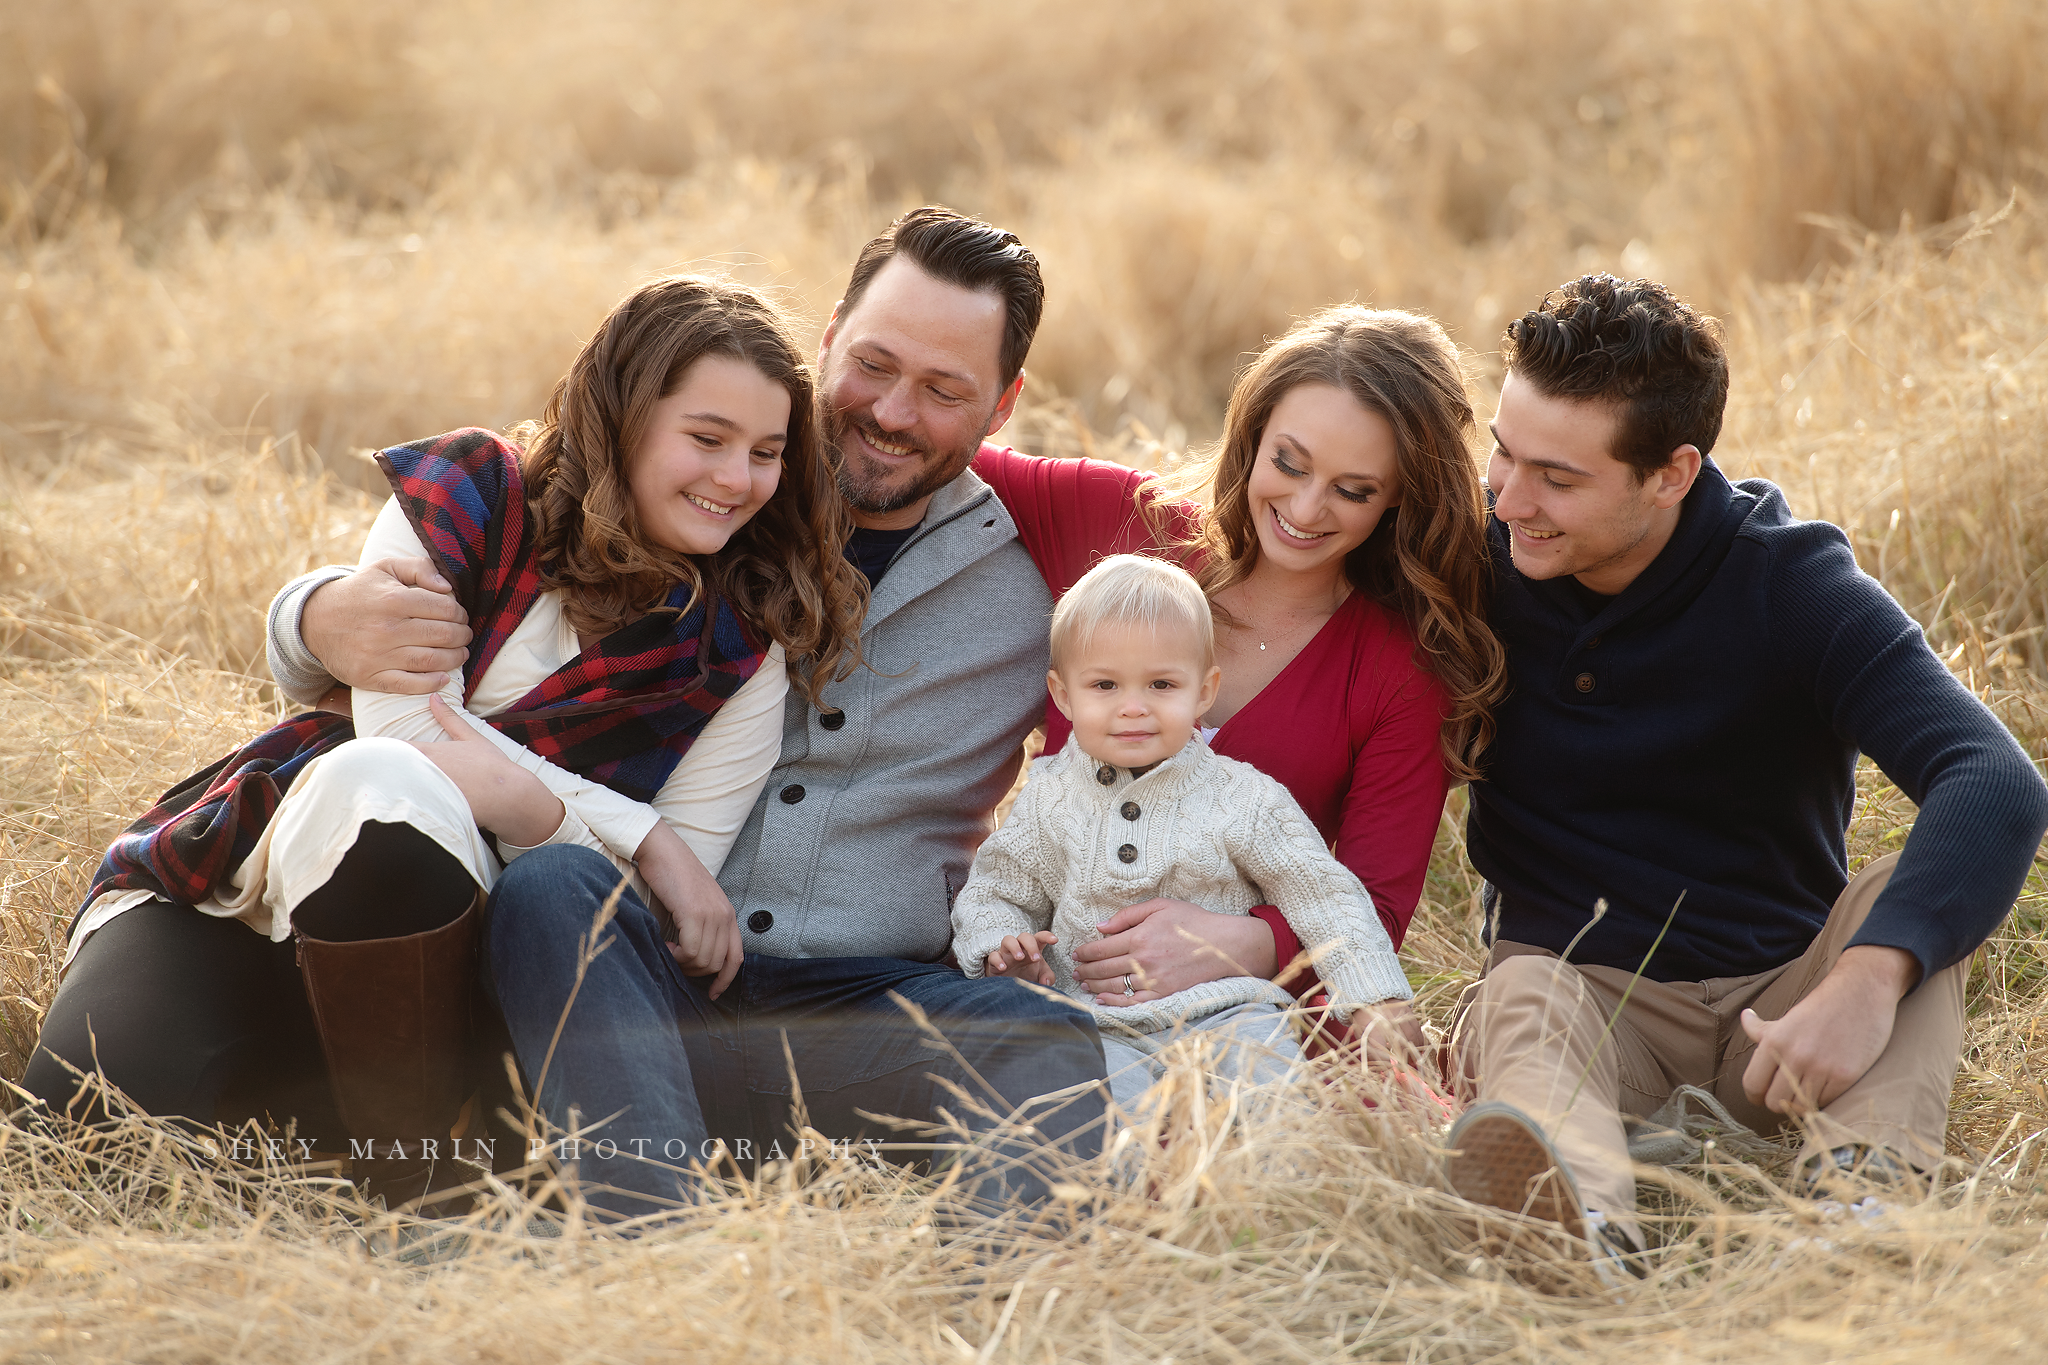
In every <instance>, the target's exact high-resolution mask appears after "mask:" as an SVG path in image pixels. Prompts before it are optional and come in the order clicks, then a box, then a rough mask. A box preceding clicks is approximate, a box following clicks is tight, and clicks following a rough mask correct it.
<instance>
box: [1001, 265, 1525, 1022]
mask: <svg viewBox="0 0 2048 1365" xmlns="http://www.w3.org/2000/svg"><path fill="white" fill-rule="evenodd" d="M1473 430H1474V421H1473V415H1472V405H1471V402H1470V400H1469V399H1468V398H1467V396H1466V392H1465V381H1464V375H1463V371H1462V367H1461V366H1460V363H1459V359H1458V353H1457V349H1456V347H1455V346H1454V345H1453V344H1452V343H1451V340H1450V338H1449V337H1448V336H1446V335H1445V333H1444V331H1443V328H1442V327H1441V326H1439V325H1438V324H1437V323H1436V322H1435V321H1434V320H1433V319H1431V318H1428V317H1425V316H1422V315H1420V314H1416V313H1406V312H1396V311H1386V310H1374V309H1367V308H1362V307H1356V306H1346V307H1338V308H1330V309H1326V310H1324V311H1323V312H1320V313H1317V314H1316V315H1314V316H1313V317H1310V318H1308V319H1306V320H1304V321H1303V322H1301V323H1300V324H1299V325H1297V326H1296V327H1294V328H1293V329H1292V330H1291V331H1289V332H1288V333H1287V334H1286V335H1285V336H1283V337H1281V338H1280V339H1278V340H1277V341H1274V342H1273V343H1272V344H1271V345H1269V346H1268V347H1267V348H1266V349H1265V350H1264V351H1263V352H1261V353H1260V355H1259V356H1258V357H1257V358H1256V359H1254V360H1253V361H1252V362H1251V364H1250V365H1249V366H1247V367H1246V368H1245V370H1244V371H1243V372H1242V373H1241V374H1240V375H1239V377H1238V380H1237V383H1236V386H1235V387H1234V388H1233V390H1232V392H1231V397H1230V406H1229V409H1228V412H1227V414H1226V416H1225V419H1224V433H1223V438H1222V440H1221V441H1220V442H1219V443H1218V444H1217V446H1216V448H1215V450H1214V451H1213V452H1212V453H1211V454H1210V455H1209V456H1208V458H1206V459H1205V460H1202V461H1200V462H1198V463H1197V464H1195V465H1193V466H1191V467H1189V468H1188V469H1185V470H1183V471H1181V472H1179V473H1178V474H1177V475H1176V476H1174V477H1173V478H1171V479H1169V480H1155V479H1152V478H1151V477H1150V476H1147V475H1142V474H1138V473H1135V472H1133V471H1130V470H1126V469H1123V468H1121V467H1118V466H1114V465H1109V464H1106V463H1103V462H1099V461H1084V460H1044V459H1035V458H1033V457H1029V456H1024V455H1019V454H1017V453H1016V452H1014V451H1002V450H996V449H994V448H990V447H985V448H984V449H983V451H982V454H981V456H980V458H979V459H978V460H977V461H976V463H975V471H976V472H977V473H978V474H980V475H981V476H982V477H983V478H985V479H987V480H988V481H989V482H990V483H992V484H993V485H994V486H995V488H996V491H997V492H998V493H999V494H1001V496H1002V497H1003V500H1004V503H1005V505H1006V506H1008V507H1009V509H1010V511H1011V514H1012V516H1013V517H1014V518H1015V519H1016V520H1017V522H1018V524H1019V528H1020V533H1021V536H1022V538H1023V540H1024V542H1025V544H1026V546H1027V547H1028V548H1030V549H1031V551H1032V554H1033V557H1034V558H1035V559H1036V561H1037V563H1038V565H1039V567H1040V569H1041V571H1042V572H1044V573H1045V575H1046V579H1047V582H1048V584H1049V585H1050V586H1051V587H1052V589H1053V592H1054V594H1055V595H1056V596H1057V595H1058V594H1059V593H1060V592H1061V591H1062V590H1063V589H1064V588H1066V587H1067V586H1069V585H1071V584H1072V583H1073V582H1074V581H1075V580H1076V579H1077V578H1078V577H1079V576H1080V574H1081V573H1082V572H1084V571H1085V570H1086V569H1087V567H1088V566H1089V564H1091V563H1092V562H1094V560H1095V559H1097V558H1099V557H1100V556H1101V555H1103V554H1107V553H1118V552H1124V551H1130V550H1141V551H1151V552H1154V553H1165V554H1171V555H1173V556H1175V557H1177V558H1180V559H1182V561H1183V562H1185V563H1186V564H1187V565H1188V567H1189V568H1190V569H1191V570H1192V571H1193V572H1194V573H1195V576H1196V578H1197V579H1198V580H1199V581H1200V582H1201V584H1202V586H1203V589H1204V590H1205V591H1206V592H1207V594H1208V596H1209V600H1210V603H1211V606H1212V609H1213V610H1214V612H1215V616H1216V622H1217V626H1218V630H1217V640H1216V644H1217V655H1218V663H1220V664H1221V665H1222V669H1223V684H1222V690H1221V692H1220V693H1219V695H1218V698H1217V701H1216V704H1215V706H1214V708H1213V709H1212V710H1211V711H1210V712H1209V714H1208V715H1207V717H1205V718H1204V721H1203V726H1204V730H1203V733H1204V735H1205V737H1206V738H1207V739H1208V741H1209V743H1210V745H1211V746H1212V747H1213V748H1214V749H1216V751H1217V752H1219V753H1222V754H1225V755H1227V756H1229V757H1233V758H1238V759H1242V760H1244V761H1245V762H1248V763H1250V764H1252V765H1253V766H1254V767H1257V768H1259V769H1260V770H1262V771H1263V772H1265V773H1266V774H1267V775H1269V776H1271V777H1274V778H1276V779H1278V780H1279V781H1280V782H1281V783H1282V785H1284V786H1286V787H1287V788H1288V790H1289V791H1290V792H1291V793H1292V794H1293V796H1294V797H1295V799H1296V800H1297V801H1298V802H1299V803H1300V804H1301V806H1302V808H1303V810H1304V811H1305V812H1306V813H1307V814H1308V816H1309V818H1310V819H1311V820H1312V821H1314V823H1315V825H1316V828H1317V829H1318V831H1319V832H1320V833H1321V834H1322V836H1323V837H1324V839H1325V840H1327V841H1328V842H1329V843H1330V844H1331V845H1332V847H1333V848H1334V850H1335V852H1336V854H1337V856H1338V858H1339V859H1340V860H1341V861H1342V862H1344V864H1345V865H1346V866H1348V867H1349V868H1351V870H1352V871H1353V872H1355V873H1357V874H1358V877H1359V879H1360V880H1361V881H1362V882H1364V883H1365V886H1366V888H1367V890H1369V891H1370V892H1371V893H1372V898H1373V903H1374V906H1375V908H1376V909H1377V910H1378V912H1379V914H1380V918H1381V920H1382V921H1383V922H1384V923H1385V925H1386V928H1387V932H1388V934H1389V935H1390V936H1391V937H1392V939H1393V941H1394V944H1395V946H1397V947H1398V946H1399V945H1400V943H1401V940H1402V936H1403V935H1404V934H1405V933H1406V931H1407V927H1408V921H1409V919H1410V918H1411V917H1412V916H1413V914H1414V912H1415V906H1416V903H1417V901H1418V900H1419V899H1420V896H1421V891H1422V882H1423V875H1424V873H1425V871H1426V869H1427V866H1428V862H1429V851H1430V846H1431V843H1432V841H1433V839H1434V837H1435V834H1436V829H1437V823H1438V820H1439V818H1440V816H1441V814H1442V811H1443V801H1444V796H1445V794H1446V792H1447V791H1448V788H1449V784H1450V782H1451V781H1452V780H1453V779H1457V780H1470V779H1472V778H1475V777H1477V776H1478V775H1479V765H1480V761H1481V758H1482V756H1483V754H1484V753H1485V750H1486V748H1487V746H1488V744H1489V743H1490V742H1491V740H1492V734H1493V719H1492V707H1493V705H1494V704H1495V703H1496V702H1497V701H1498V700H1499V699H1500V697H1501V695H1502V692H1503V689H1504V686H1505V681H1504V680H1505V673H1504V665H1503V659H1502V653H1501V647H1500V643H1499V642H1498V641H1497V640H1496V639H1495V638H1494V636H1493V632H1492V631H1491V629H1490V628H1489V627H1488V626H1487V623H1486V615H1485V610H1486V602H1487V594H1488V590H1489V582H1490V580H1489V577H1488V574H1489V570H1488V560H1487V554H1486V539H1485V527H1486V521H1485V517H1486V512H1485V501H1484V496H1483V494H1482V492H1481V488H1480V481H1479V471H1478V466H1477V463H1476V462H1475V460H1474V459H1473V456H1472V452H1471V448H1470V445H1469V444H1468V442H1469V439H1470V437H1471V436H1472V433H1473ZM1190 497H1191V498H1192V501H1188V500H1186V499H1188V498H1190ZM1065 738H1066V725H1065V722H1064V719H1063V718H1062V717H1060V716H1059V714H1058V712H1057V711H1056V710H1051V709H1048V712H1047V735H1046V747H1047V751H1048V752H1051V751H1053V750H1055V749H1057V748H1058V746H1059V745H1060V744H1062V743H1063V742H1064V740H1065ZM1298 948H1299V945H1298V944H1297V943H1296V942H1295V941H1294V937H1293V935H1292V933H1291V932H1289V931H1288V930H1287V927H1286V922H1285V921H1284V920H1283V919H1281V917H1280V916H1279V915H1278V914H1277V913H1276V912H1269V911H1264V910H1255V911H1254V912H1253V917H1252V918H1250V919H1247V918H1245V917H1242V916H1232V915H1225V914H1215V913H1211V912H1209V911H1207V910H1205V909H1203V908H1201V907H1197V906H1192V905H1187V904H1183V903H1181V902H1176V901H1171V900H1155V901H1148V902H1146V903H1144V904H1142V905H1137V906H1132V907H1130V908H1128V909H1126V910H1124V911H1123V912H1122V913H1120V914H1118V915H1116V916H1114V917H1113V918H1112V919H1110V920H1109V921H1108V922H1107V923H1105V924H1104V926H1103V928H1102V937H1101V938H1100V939H1099V940H1097V941H1096V942H1093V943H1088V944H1082V945H1077V946H1076V947H1075V948H1074V956H1075V959H1076V970H1077V975H1078V976H1079V977H1080V979H1081V981H1082V983H1083V984H1084V985H1090V986H1093V987H1094V988H1095V989H1096V990H1097V992H1098V994H1097V997H1096V998H1097V1001H1098V1002H1099V1003H1101V1004H1104V1005H1115V1004H1120V1003H1140V1002H1144V1001H1148V1000H1152V999H1157V998H1158V997H1160V996H1162V995H1167V994H1170V993H1172V992H1174V991H1178V990H1183V989H1185V988H1186V987H1187V986H1189V985H1192V984H1194V983H1196V982H1199V981H1206V980H1213V979H1216V978H1218V977H1222V976H1231V975H1238V974H1242V973H1247V972H1249V973H1252V974H1255V975H1269V976H1270V975H1272V974H1274V973H1275V972H1277V971H1279V970H1280V969H1282V968H1285V967H1286V966H1287V965H1288V964H1289V963H1290V962H1292V961H1293V960H1294V958H1295V955H1296V953H1297V951H1298ZM1302 980H1303V981H1304V982H1306V980H1307V978H1306V977H1304V978H1302Z"/></svg>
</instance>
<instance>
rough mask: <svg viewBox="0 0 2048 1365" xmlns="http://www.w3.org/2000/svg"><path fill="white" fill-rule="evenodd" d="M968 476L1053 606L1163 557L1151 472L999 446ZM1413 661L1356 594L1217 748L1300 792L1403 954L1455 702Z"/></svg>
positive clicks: (1050, 735) (1050, 729) (1280, 927)
mask: <svg viewBox="0 0 2048 1365" xmlns="http://www.w3.org/2000/svg"><path fill="white" fill-rule="evenodd" d="M974 472H975V473H976V474H978V475H980V476H981V477H982V478H983V479H985V480H986V481H987V482H988V483H989V484H990V485H991V486H992V487H993V488H994V489H995V491H996V496H997V497H999V498H1001V499H1002V500H1003V505H1004V506H1005V507H1007V508H1008V509H1009V512H1010V516H1011V519H1012V520H1014V521H1015V522H1016V523H1017V535H1018V539H1020V540H1021V541H1022V542H1023V544H1024V548H1025V549H1027V550H1029V551H1030V552H1031V558H1032V559H1033V560H1034V561H1035V562H1036V563H1037V565H1038V568H1039V572H1040V573H1042V574H1044V575H1045V582H1046V586H1047V587H1048V588H1050V589H1051V590H1052V595H1053V600H1054V601H1058V600H1059V598H1060V596H1061V595H1062V594H1063V593H1065V592H1066V590H1067V589H1068V588H1071V587H1072V586H1073V585H1074V583H1075V582H1076V581H1077V580H1078V579H1079V578H1080V577H1081V575H1082V574H1084V573H1086V572H1087V571H1088V569H1089V567H1090V566H1092V565H1093V564H1095V563H1096V562H1097V561H1099V560H1100V559H1102V558H1103V557H1104V556H1106V555H1112V554H1125V553H1132V552H1139V553H1143V552H1148V551H1149V552H1160V551H1164V550H1166V549H1167V548H1168V547H1167V546H1165V545H1163V544H1162V543H1161V541H1160V539H1159V538H1158V537H1156V536H1155V535H1154V534H1153V533H1152V531H1151V529H1150V527H1149V526H1148V524H1147V523H1146V521H1145V519H1144V518H1142V517H1141V516H1139V515H1138V514H1137V512H1136V507H1137V501H1138V498H1139V497H1140V496H1142V494H1141V491H1140V490H1141V488H1142V486H1143V485H1144V484H1145V483H1146V482H1147V481H1148V480H1149V479H1150V478H1151V476H1150V475H1149V474H1143V473H1140V472H1138V471H1137V470H1132V469H1126V468H1124V467H1123V466H1122V465H1116V464H1110V463H1108V462H1106V461H1102V460H1058V459H1046V458H1042V457H1039V456H1033V455H1023V454H1019V453H1018V452H1017V451H1014V450H1010V449H1007V448H1003V447H998V446H993V445H984V446H982V448H981V452H980V454H979V455H977V456H976V458H975V461H974ZM1196 515H1197V509H1194V508H1192V507H1190V506H1180V507H1175V508H1173V509H1172V510H1171V518H1172V523H1173V526H1174V527H1176V528H1178V529H1181V530H1186V529H1189V528H1191V527H1192V525H1193V518H1194V517H1195V516H1196ZM1415 653H1416V650H1415V637H1414V635H1413V633H1412V632H1410V630H1409V629H1408V625H1407V623H1406V622H1405V621H1403V620H1402V619H1401V618H1400V617H1399V616H1397V615H1395V614H1394V613H1392V612H1390V611H1388V610H1387V609H1386V608H1385V607H1382V606H1381V605H1379V604H1378V603H1377V602H1374V601H1371V600H1369V599H1368V598H1367V597H1366V596H1365V594H1364V593H1358V592H1354V593H1352V594H1351V596H1350V597H1349V598H1347V599H1346V600H1345V602H1344V605H1343V606H1341V607H1339V608H1338V609H1337V612H1336V614H1335V615H1333V616H1332V617H1331V618H1330V619H1329V620H1328V621H1326V622H1325V623H1324V624H1323V628H1322V629H1321V630H1320V631H1318V632H1317V633H1316V635H1315V638H1314V639H1312V640H1310V641H1309V643H1308V644H1307V645H1306V646H1304V647H1303V649H1302V651H1301V653H1299V654H1298V655H1296V656H1295V657H1294V659H1293V660H1292V661H1291V662H1290V663H1289V664H1288V665H1287V667H1286V668H1284V669H1282V670H1281V672H1280V676H1278V677H1277V678H1275V679H1273V681H1272V682H1270V683H1268V684H1267V685H1266V687H1265V689H1264V690H1263V691H1261V692H1260V693H1259V694H1258V695H1257V696H1256V697H1253V698H1252V699H1251V700H1250V701H1249V702H1246V703H1245V704H1244V706H1243V707H1242V708H1240V709H1239V710H1238V712H1237V714H1236V715H1234V716H1232V717H1231V718H1230V721H1229V723H1228V724H1226V725H1224V727H1223V728H1222V729H1221V730H1219V731H1218V732H1217V733H1216V737H1215V739H1213V740H1212V741H1210V747H1212V748H1214V749H1215V750H1216V752H1217V753H1219V754H1223V755H1225V756H1226V757H1229V758H1235V759H1240V760H1242V761H1243V762H1246V763H1249V764H1251V765H1252V766H1253V767H1255V768H1257V769H1258V770H1259V771H1260V772H1263V773H1265V774H1266V775H1267V776H1268V777H1271V778H1274V779H1275V780H1277V781H1278V782H1279V783H1280V784H1281V785H1282V786H1284V787H1286V788H1287V790H1288V791H1289V792H1291V793H1292V794H1293V796H1294V799H1295V800H1296V801H1298V802H1300V803H1301V808H1302V810H1303V811H1305V812H1306V813H1307V814H1308V817H1309V819H1310V820H1312V821H1314V822H1315V826H1316V828H1317V830H1319V831H1321V833H1322V836H1323V838H1324V839H1326V840H1328V841H1329V843H1330V845H1331V847H1332V849H1333V850H1334V851H1335V852H1336V855H1337V859H1338V861H1340V862H1342V863H1343V864H1344V865H1345V866H1346V867H1348V868H1350V869H1351V870H1352V871H1353V872H1354V873H1356V874H1357V875H1358V879H1359V880H1360V881H1362V882H1364V883H1365V887H1366V890H1368V891H1370V892H1371V893H1372V903H1373V906H1374V908H1376V909H1377V910H1378V911H1379V913H1380V919H1381V920H1382V921H1383V922H1384V923H1385V924H1386V926H1387V936H1388V937H1389V938H1391V939H1393V941H1394V946H1395V947H1396V948H1399V947H1400V946H1401V939H1402V937H1403V936H1404V935H1405V934H1406V933H1407V931H1408V921H1409V920H1410V919H1412V918H1414V915H1415V904H1416V902H1417V901H1418V900H1420V899H1421V897H1422V879H1423V874H1424V873H1425V872H1426V871H1427V870H1428V867H1429V851H1430V848H1431V846H1432V845H1433V844H1434V843H1435V841H1436V830H1437V822H1438V820H1439V818H1440V817H1441V816H1442V814H1443V808H1444V795H1445V793H1446V792H1447V791H1448V790H1449V788H1450V781H1449V777H1448V775H1447V774H1446V773H1445V771H1444V764H1443V756H1442V750H1441V748H1440V747H1439V734H1440V732H1441V730H1442V727H1443V719H1444V716H1445V715H1446V714H1447V712H1448V708H1449V704H1450V703H1449V697H1448V695H1447V694H1446V693H1445V691H1444V689H1443V685H1442V684H1441V683H1439V682H1438V681H1437V679H1436V677H1435V676H1434V675H1433V674H1431V673H1429V672H1427V671H1425V670H1424V669H1423V668H1422V667H1420V666H1419V665H1418V664H1417V663H1416V662H1415ZM1045 727H1046V752H1048V753H1051V752H1054V751H1056V750H1057V749H1058V748H1059V747H1060V746H1061V745H1063V744H1065V743H1066V738H1067V734H1068V731H1069V729H1070V728H1071V727H1069V726H1068V724H1067V720H1066V717H1065V716H1062V715H1061V714H1060V713H1059V709H1058V708H1057V707H1054V706H1052V705H1051V704H1050V702H1048V704H1047V706H1046V715H1045ZM1254 913H1257V912H1254ZM1259 917H1260V918H1261V919H1263V920H1265V921H1266V923H1267V924H1268V925H1269V926H1271V928H1272V929H1273V937H1274V947H1275V949H1276V950H1277V951H1278V954H1279V961H1280V963H1281V965H1282V966H1283V967H1284V966H1285V965H1286V964H1287V963H1289V962H1291V961H1292V960H1293V959H1294V957H1295V955H1296V954H1297V953H1298V952H1300V950H1301V945H1300V943H1299V941H1297V940H1296V939H1295V937H1294V934H1293V932H1292V931H1291V930H1289V929H1288V928H1287V922H1286V921H1285V920H1284V919H1282V918H1281V917H1280V914H1279V912H1278V911H1272V910H1269V911H1268V912H1267V913H1265V914H1261V915H1260V916H1259Z"/></svg>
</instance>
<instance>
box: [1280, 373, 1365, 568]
mask: <svg viewBox="0 0 2048 1365" xmlns="http://www.w3.org/2000/svg"><path fill="white" fill-rule="evenodd" d="M1245 494H1246V497H1247V499H1248V500H1249V503H1250V506H1251V514H1252V524H1253V525H1254V526H1255V527H1256V528H1257V531H1258V537H1259V553H1260V554H1261V556H1263V557H1264V558H1266V559H1268V560H1270V561H1271V562H1272V563H1273V565H1274V566H1275V567H1278V568H1284V569H1288V570H1292V571H1295V572H1302V571H1314V570H1318V569H1323V568H1325V567H1330V568H1334V569H1337V570H1339V571H1341V566H1342V564H1343V562H1344V556H1346V555H1348V554H1350V553H1351V552H1352V551H1353V550H1355V549H1357V548H1358V547H1359V546H1360V545H1362V544H1364V543H1365V538H1366V537H1367V536H1369V535H1371V534H1372V533H1373V531H1374V530H1375V529H1377V528H1378V526H1379V524H1380V517H1381V515H1382V514H1384V513H1385V512H1386V510H1387V509H1388V508H1389V507H1398V506H1400V505H1401V466H1400V457H1399V453H1398V447H1397V446H1396V443H1395V440H1394V428H1393V426H1392V425H1391V424H1390V423H1389V422H1388V421H1387V419H1386V418H1384V417H1382V416H1380V414H1378V413H1377V412H1374V411H1373V410H1372V409H1371V408H1368V407H1366V406H1365V405H1364V404H1363V403H1361V402H1359V401H1358V400H1357V399H1356V398H1354V397H1352V396H1351V394H1350V393H1348V392H1347V391H1345V390H1343V389H1340V388H1338V387H1336V386H1335V385H1332V384H1322V383H1311V384H1297V385H1295V386H1294V387H1293V388H1291V389H1289V390H1288V391H1287V392H1286V393H1284V394H1282V395H1281V396H1280V401H1279V402H1278V403H1275V404H1274V405H1273V412H1272V415H1271V416H1270V417H1268V418H1267V419H1266V426H1265V430H1264V431H1262V432H1261V433H1260V434H1259V452H1258V455H1257V456H1256V457H1255V459H1254V461H1253V464H1252V472H1251V477H1250V479H1249V481H1248V482H1247V483H1246V486H1245Z"/></svg>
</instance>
